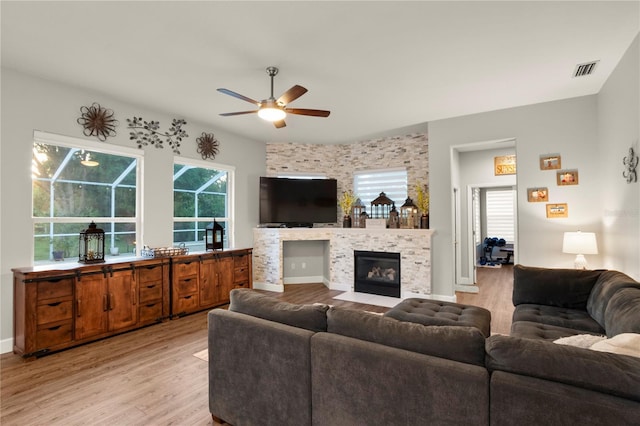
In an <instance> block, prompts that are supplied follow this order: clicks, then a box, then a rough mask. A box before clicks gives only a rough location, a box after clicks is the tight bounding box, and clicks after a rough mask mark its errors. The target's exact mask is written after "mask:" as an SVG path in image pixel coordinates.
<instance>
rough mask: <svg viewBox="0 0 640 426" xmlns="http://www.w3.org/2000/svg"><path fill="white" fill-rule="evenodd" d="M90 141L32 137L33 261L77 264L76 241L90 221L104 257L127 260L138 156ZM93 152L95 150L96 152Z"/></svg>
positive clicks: (133, 226)
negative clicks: (101, 239)
mask: <svg viewBox="0 0 640 426" xmlns="http://www.w3.org/2000/svg"><path fill="white" fill-rule="evenodd" d="M111 148H113V150H111V151H107V150H104V147H103V146H101V145H100V146H98V145H96V144H93V143H91V142H90V141H84V140H81V139H75V138H68V137H64V136H58V135H50V134H46V133H42V132H36V134H35V137H34V144H33V157H32V204H33V224H34V228H33V237H34V242H33V244H34V262H35V263H38V264H40V263H49V262H51V261H54V260H65V259H66V260H70V261H77V260H78V237H79V234H80V231H82V230H83V229H86V228H87V227H88V225H89V224H90V223H91V222H92V221H93V222H95V223H96V225H97V226H98V228H102V229H104V231H105V254H106V257H108V256H109V255H110V253H114V254H119V255H126V254H127V253H129V254H130V255H131V256H133V255H134V254H135V242H136V241H137V240H138V238H137V231H138V229H139V226H138V219H137V218H136V216H137V215H136V212H137V210H138V207H137V206H138V194H139V192H138V178H139V171H138V170H139V167H140V160H141V158H142V157H141V155H140V154H139V153H137V152H135V151H133V150H129V149H126V148H122V149H121V150H118V152H116V148H115V147H111ZM96 149H99V150H96Z"/></svg>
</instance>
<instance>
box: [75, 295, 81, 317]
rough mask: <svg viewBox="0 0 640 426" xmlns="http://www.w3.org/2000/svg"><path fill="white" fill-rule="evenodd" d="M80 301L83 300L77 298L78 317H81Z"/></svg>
mask: <svg viewBox="0 0 640 426" xmlns="http://www.w3.org/2000/svg"><path fill="white" fill-rule="evenodd" d="M80 302H81V300H80V299H78V300H76V316H77V317H78V318H80Z"/></svg>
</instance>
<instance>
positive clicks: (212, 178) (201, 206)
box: [173, 159, 233, 251]
mask: <svg viewBox="0 0 640 426" xmlns="http://www.w3.org/2000/svg"><path fill="white" fill-rule="evenodd" d="M232 182H233V168H231V167H228V166H221V165H212V164H211V163H206V162H200V161H197V160H186V159H180V160H175V162H174V165H173V242H174V244H175V245H182V244H184V245H185V246H186V247H188V248H189V250H194V251H204V250H205V247H204V236H205V235H204V234H205V229H206V228H207V226H210V225H211V224H212V223H213V220H214V219H215V221H216V222H218V223H220V225H222V227H223V228H224V246H225V247H232V246H233V241H231V239H230V237H231V236H232V235H233V226H232V225H233V224H232V221H231V218H232V213H231V206H232V205H233V203H232V200H231V198H232V197H231V194H232V190H231V185H232Z"/></svg>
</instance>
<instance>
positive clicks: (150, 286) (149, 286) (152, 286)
mask: <svg viewBox="0 0 640 426" xmlns="http://www.w3.org/2000/svg"><path fill="white" fill-rule="evenodd" d="M155 286H156V285H155V284H154V285H148V286H147V288H154V287H155Z"/></svg>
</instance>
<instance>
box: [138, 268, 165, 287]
mask: <svg viewBox="0 0 640 426" xmlns="http://www.w3.org/2000/svg"><path fill="white" fill-rule="evenodd" d="M139 276H140V282H141V283H146V282H149V281H161V280H162V264H160V265H153V266H142V267H140V275H139Z"/></svg>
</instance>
